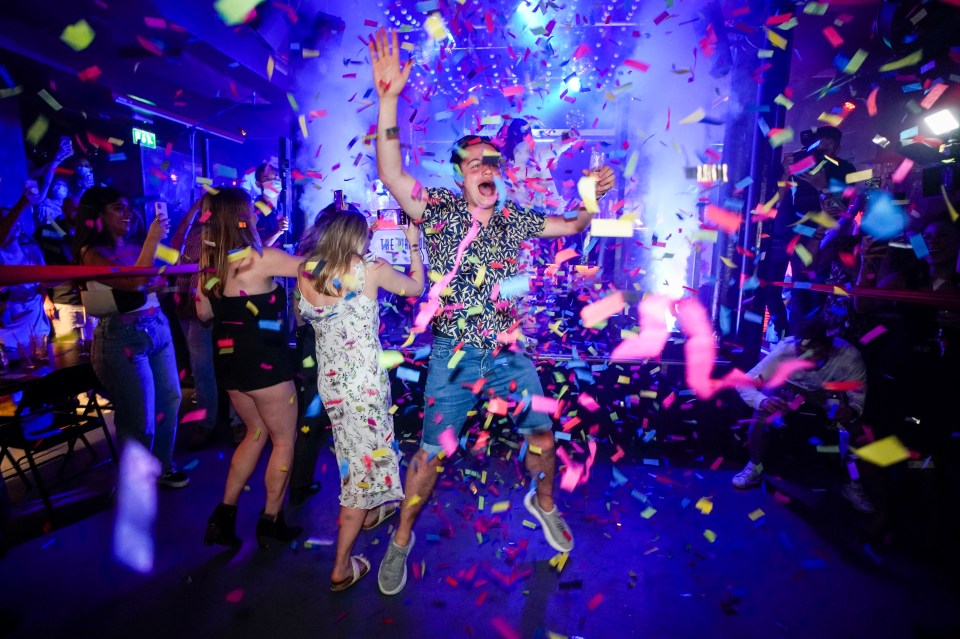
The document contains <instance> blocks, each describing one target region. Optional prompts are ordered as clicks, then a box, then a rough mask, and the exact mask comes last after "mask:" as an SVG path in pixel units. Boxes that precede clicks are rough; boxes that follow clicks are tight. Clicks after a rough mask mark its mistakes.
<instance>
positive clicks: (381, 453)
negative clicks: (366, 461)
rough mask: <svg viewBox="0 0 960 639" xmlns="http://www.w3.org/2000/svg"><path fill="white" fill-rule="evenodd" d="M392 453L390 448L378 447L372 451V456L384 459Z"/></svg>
mask: <svg viewBox="0 0 960 639" xmlns="http://www.w3.org/2000/svg"><path fill="white" fill-rule="evenodd" d="M389 454H390V449H389V448H377V449H376V450H372V451H370V456H371V457H373V458H374V459H383V458H384V457H387V456H388V455H389Z"/></svg>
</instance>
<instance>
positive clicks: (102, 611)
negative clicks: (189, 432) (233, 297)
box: [0, 433, 960, 638]
mask: <svg viewBox="0 0 960 639" xmlns="http://www.w3.org/2000/svg"><path fill="white" fill-rule="evenodd" d="M222 439H223V441H220V442H218V443H217V444H215V445H214V446H212V447H211V448H209V449H207V450H203V451H200V452H199V453H188V452H185V451H184V452H182V453H180V454H179V458H180V459H181V463H183V464H185V465H186V466H187V467H189V468H190V469H191V470H190V472H191V476H192V480H193V481H192V483H191V484H190V486H189V487H187V488H185V489H183V490H162V491H160V493H159V504H158V506H159V516H158V522H157V526H156V565H155V568H154V571H153V573H152V574H149V575H140V574H136V573H133V572H131V571H129V570H128V569H126V568H124V567H122V566H120V565H119V564H118V563H116V561H115V560H114V559H113V557H112V552H111V538H112V525H113V517H114V512H113V510H114V507H115V500H114V499H112V497H111V495H112V493H111V486H112V485H113V483H114V482H115V478H116V477H115V476H116V468H115V467H114V466H113V465H107V466H104V467H101V468H99V469H97V470H96V471H94V472H93V473H91V474H88V475H87V476H86V477H84V478H83V479H81V480H79V481H78V482H75V484H74V485H75V486H76V487H75V488H73V489H72V490H69V491H68V492H66V493H62V494H61V497H60V498H59V499H58V503H57V507H58V510H60V509H62V512H63V513H64V514H65V516H66V517H67V518H68V519H72V520H73V523H68V524H66V525H63V526H62V527H60V528H57V529H55V530H53V531H52V532H50V533H48V534H43V535H36V533H33V534H32V535H31V533H30V532H29V528H30V527H31V526H38V525H40V522H42V520H43V519H44V517H43V515H42V508H40V507H39V505H38V504H39V502H34V501H32V499H33V498H35V495H34V494H33V493H26V494H25V495H18V494H17V493H18V491H20V492H22V490H21V489H20V488H19V487H18V486H16V484H18V483H19V480H16V479H15V480H11V481H10V488H11V493H13V494H14V499H15V501H19V504H18V505H17V507H16V509H15V511H14V522H13V525H12V530H13V531H14V539H13V540H12V543H13V544H14V545H13V546H12V547H11V548H9V549H8V551H7V554H6V556H5V557H4V558H3V559H0V575H2V578H0V590H2V595H0V635H9V636H14V637H60V636H70V637H124V638H127V637H164V638H169V637H251V638H253V637H376V636H383V637H413V636H443V637H445V638H447V637H449V638H453V637H504V638H514V637H585V638H589V637H665V638H666V637H671V638H673V637H679V638H682V637H870V638H878V637H898V638H902V637H957V636H960V606H958V605H957V604H958V601H957V596H956V594H957V590H956V587H955V586H956V581H955V575H953V576H951V575H950V574H949V573H950V571H949V570H946V569H944V567H943V566H939V567H938V566H937V561H936V559H935V558H933V559H934V560H933V561H931V557H930V554H929V553H925V552H924V551H923V550H922V549H921V548H918V546H922V545H923V543H924V539H923V534H924V533H923V532H922V531H921V532H916V533H914V534H915V535H916V538H915V539H909V533H902V534H901V537H899V538H895V539H893V540H891V539H890V536H889V535H888V536H887V538H886V541H884V539H882V538H881V539H879V540H878V539H871V536H870V534H869V531H870V525H869V518H866V517H864V516H862V515H859V514H857V513H855V512H854V511H852V510H851V509H850V508H849V507H848V505H847V504H846V502H844V501H843V499H842V498H841V497H840V496H839V494H838V492H837V490H836V486H835V485H834V484H835V481H836V478H835V477H834V475H835V473H833V472H829V469H828V468H826V467H825V466H824V467H820V468H818V469H814V471H812V472H810V473H808V475H809V476H806V477H804V480H803V482H797V481H795V480H793V479H787V478H786V477H781V478H779V479H778V478H773V479H772V480H771V481H770V482H768V483H767V484H766V485H765V486H764V487H763V488H760V489H756V490H753V491H748V492H739V491H735V490H734V489H732V488H731V487H730V478H731V476H732V475H733V473H734V472H736V470H737V464H733V463H731V462H726V461H724V462H721V463H720V464H719V467H718V468H717V469H716V470H713V469H711V468H710V466H717V464H715V463H713V462H714V461H715V460H714V459H707V458H704V457H702V456H701V457H700V458H697V457H696V456H691V455H690V454H689V451H684V450H682V449H680V448H677V449H669V448H665V449H663V450H662V451H661V454H658V455H657V456H656V457H652V458H644V456H643V455H636V456H635V455H633V454H632V453H630V452H628V453H627V455H626V456H625V457H624V458H622V459H619V460H618V461H616V462H612V461H611V459H610V458H611V453H612V452H613V451H610V450H606V449H605V448H603V447H601V449H600V451H599V453H598V455H597V462H596V463H595V464H594V465H593V467H592V469H591V471H590V473H591V474H590V478H589V480H588V481H587V483H586V484H585V485H582V486H580V487H578V488H577V489H576V490H575V491H574V492H572V493H567V492H561V497H560V504H561V506H562V508H563V510H564V512H565V513H566V516H567V519H568V521H569V522H570V524H571V526H572V528H573V531H574V533H575V536H576V548H575V549H574V551H573V552H572V553H571V554H570V556H569V557H568V558H567V559H566V561H565V562H562V563H561V562H560V561H558V559H559V558H558V557H557V556H556V553H555V552H554V551H552V550H551V549H550V548H549V547H548V546H547V545H546V543H545V542H544V540H543V537H542V535H541V533H540V532H539V530H534V529H532V522H531V519H532V518H531V517H530V516H528V515H527V513H526V511H525V510H524V509H523V505H522V503H521V501H522V497H523V495H524V492H525V491H526V490H527V486H526V485H525V482H526V480H525V478H524V474H523V473H521V472H518V470H519V466H518V464H517V463H516V454H515V453H516V451H515V450H513V449H512V448H510V447H509V445H507V444H505V443H498V444H497V445H495V446H494V447H493V449H492V455H491V456H490V457H489V458H487V459H485V460H481V459H477V458H474V457H468V456H464V457H460V458H459V459H458V460H457V461H456V462H455V463H451V464H449V465H448V467H447V469H446V471H445V474H444V476H443V478H442V479H441V482H440V489H439V491H438V493H437V494H436V495H435V496H434V500H433V502H432V503H431V505H430V507H429V508H428V509H427V510H426V511H425V513H424V515H423V516H422V518H421V520H420V522H419V523H418V526H417V528H416V532H417V536H418V537H417V542H416V546H415V547H414V549H413V551H412V554H411V559H412V561H411V565H410V569H411V579H410V582H409V583H408V585H407V587H406V589H405V590H404V591H403V592H402V593H401V594H400V595H398V596H395V597H385V596H383V595H381V594H380V593H379V592H378V590H377V586H376V577H375V573H372V574H371V575H369V576H368V577H367V578H365V579H363V580H362V581H361V582H359V583H358V584H357V585H356V586H354V587H353V588H351V589H350V590H348V591H345V592H343V593H331V592H330V591H329V590H328V587H329V577H330V568H331V561H332V556H333V545H332V542H333V540H334V536H335V526H336V524H335V520H336V512H337V494H336V477H335V474H334V469H335V463H334V459H333V456H332V453H331V452H330V451H329V450H324V451H323V452H322V454H321V459H320V464H319V466H318V476H319V477H320V479H321V480H322V490H321V491H320V492H319V493H318V494H317V495H315V496H313V497H311V498H309V499H308V500H307V501H306V502H305V503H304V504H303V505H301V506H292V507H289V508H288V520H289V521H292V522H296V523H300V524H302V525H303V526H304V527H305V529H306V530H305V533H304V535H303V537H302V538H301V539H300V540H298V542H296V543H293V544H290V545H289V546H281V547H273V548H270V549H268V550H266V551H261V550H258V549H257V548H256V543H255V540H254V535H253V531H254V526H255V523H256V519H257V514H258V512H259V510H260V508H262V503H263V487H262V484H261V483H260V479H259V478H260V477H261V476H262V475H261V474H260V472H261V471H262V468H261V469H260V470H258V474H257V475H255V476H254V479H253V480H252V481H251V484H250V486H249V491H248V492H247V493H246V494H244V495H243V498H242V500H241V505H240V515H239V525H238V528H239V530H238V532H239V534H240V536H241V537H243V539H244V544H243V547H242V548H241V549H240V551H239V552H237V553H236V554H233V553H231V552H229V551H227V550H224V549H222V548H219V547H209V546H205V545H203V544H202V542H201V538H202V536H203V531H204V526H205V523H206V518H207V516H208V515H209V513H210V511H211V509H212V507H213V506H214V505H215V504H216V503H217V502H218V500H219V498H220V495H221V491H222V489H223V481H224V478H225V476H226V472H227V467H228V464H229V458H230V453H231V452H232V449H231V447H230V445H229V444H228V443H227V442H226V441H225V440H226V434H225V433H224V436H223V438H222ZM101 444H102V442H101ZM508 452H510V454H509V459H508V454H507V453H508ZM634 457H635V458H634ZM78 461H79V460H78ZM917 472H921V473H922V472H924V471H917ZM791 495H792V496H791ZM21 497H22V498H21ZM480 497H483V510H482V511H479V510H478V508H479V507H480V499H479V498H480ZM904 534H906V535H907V537H908V538H907V539H906V541H904V540H903V537H902V535H904ZM18 535H19V538H18ZM388 535H389V527H388V525H387V524H384V525H383V526H382V527H381V528H380V529H377V530H375V531H372V532H366V533H362V534H361V537H360V540H359V542H358V545H357V551H358V552H360V553H363V554H365V555H366V556H367V557H369V558H370V560H371V562H372V563H373V565H374V570H375V569H376V566H377V565H378V563H379V561H380V559H381V557H382V556H383V552H384V547H385V544H386V542H387V539H388ZM31 536H32V538H29V539H24V537H31ZM898 539H899V541H898ZM938 568H939V569H938ZM952 578H953V579H954V581H952V582H951V581H949V580H950V579H952Z"/></svg>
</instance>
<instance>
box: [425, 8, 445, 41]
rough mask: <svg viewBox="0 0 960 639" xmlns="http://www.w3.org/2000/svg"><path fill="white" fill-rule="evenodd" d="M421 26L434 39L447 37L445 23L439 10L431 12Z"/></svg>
mask: <svg viewBox="0 0 960 639" xmlns="http://www.w3.org/2000/svg"><path fill="white" fill-rule="evenodd" d="M423 28H424V29H426V31H427V34H428V35H429V36H430V38H431V39H432V40H434V41H437V40H446V39H447V25H446V23H445V22H444V21H443V18H442V17H441V16H440V13H439V12H435V13H431V14H430V15H429V16H428V17H427V19H426V20H425V21H424V23H423Z"/></svg>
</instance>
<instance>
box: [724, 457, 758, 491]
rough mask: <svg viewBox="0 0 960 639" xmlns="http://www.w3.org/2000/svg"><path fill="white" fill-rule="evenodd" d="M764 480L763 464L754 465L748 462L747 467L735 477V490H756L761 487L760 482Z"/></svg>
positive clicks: (733, 482)
mask: <svg viewBox="0 0 960 639" xmlns="http://www.w3.org/2000/svg"><path fill="white" fill-rule="evenodd" d="M762 478H763V464H754V463H753V462H747V465H746V466H744V467H743V470H741V471H740V472H739V473H737V474H736V475H734V476H733V481H732V482H731V483H732V484H733V487H734V488H740V489H745V488H754V487H756V486H759V485H760V480H761V479H762Z"/></svg>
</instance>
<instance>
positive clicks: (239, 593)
mask: <svg viewBox="0 0 960 639" xmlns="http://www.w3.org/2000/svg"><path fill="white" fill-rule="evenodd" d="M226 599H227V603H232V604H235V603H240V602H241V601H243V588H237V589H236V590H231V591H230V592H228V593H227V597H226Z"/></svg>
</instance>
